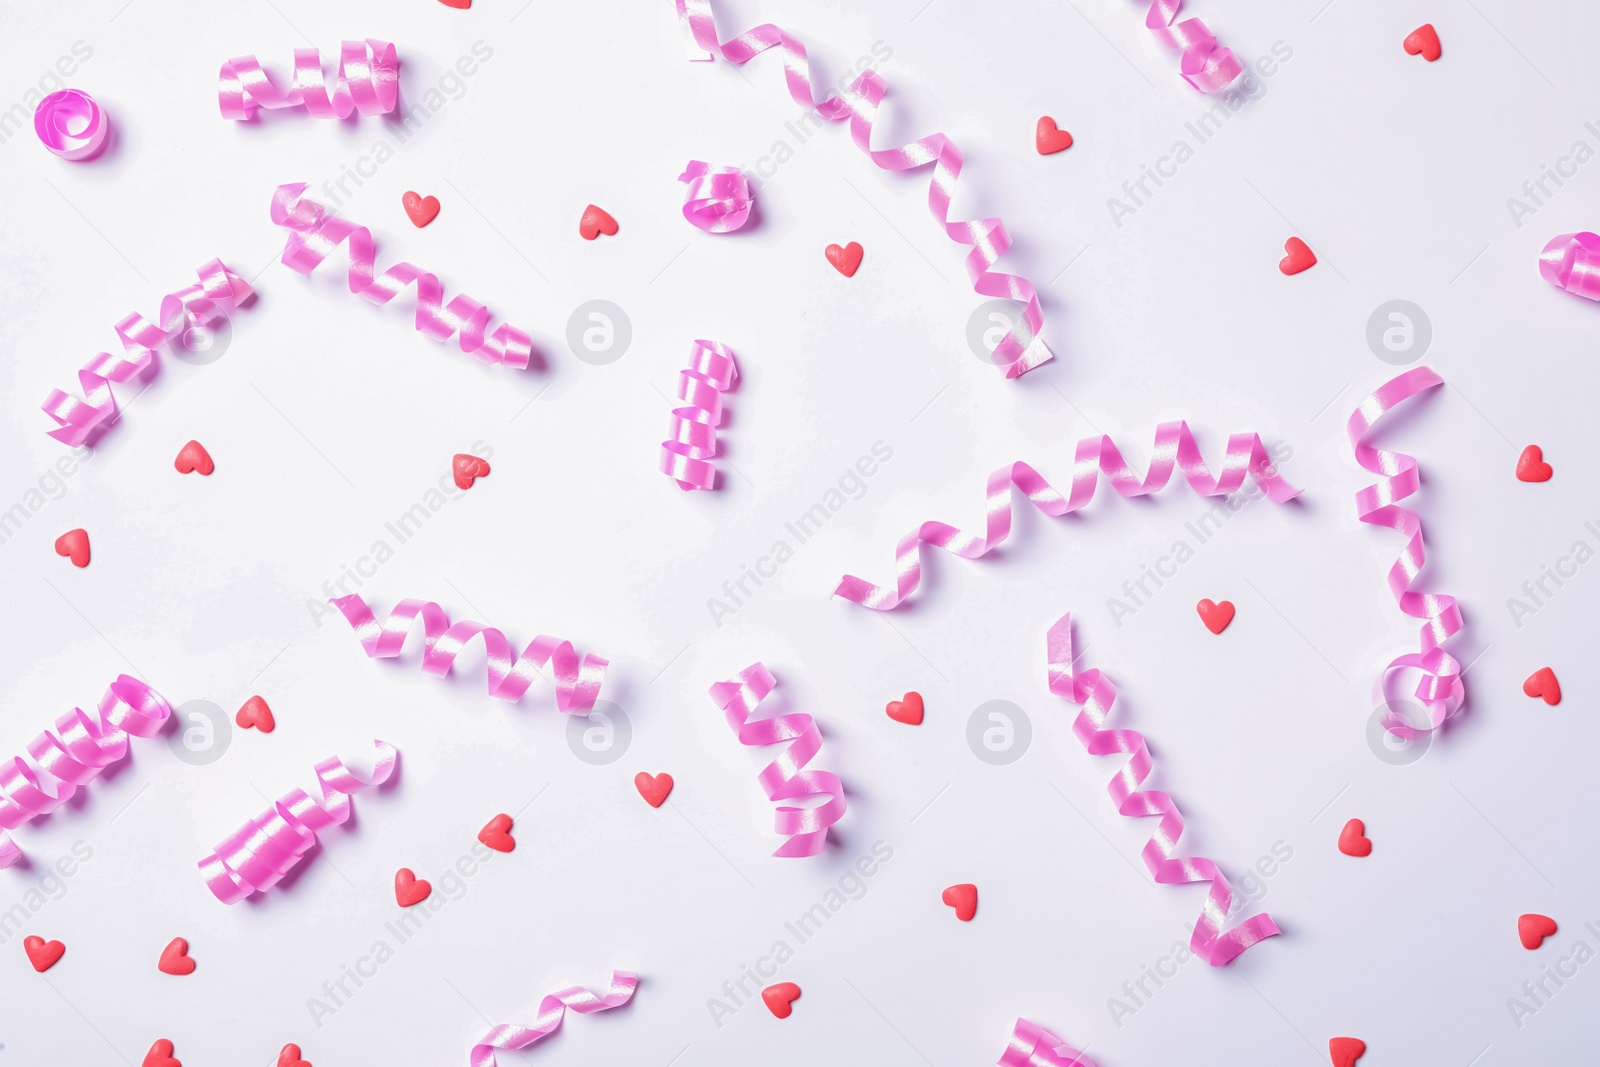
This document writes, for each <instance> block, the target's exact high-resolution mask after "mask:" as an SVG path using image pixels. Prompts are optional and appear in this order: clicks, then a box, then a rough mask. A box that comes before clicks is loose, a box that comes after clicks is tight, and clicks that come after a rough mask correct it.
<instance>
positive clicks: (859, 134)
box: [675, 0, 1053, 378]
mask: <svg viewBox="0 0 1600 1067" xmlns="http://www.w3.org/2000/svg"><path fill="white" fill-rule="evenodd" d="M675 2H676V4H677V9H678V18H679V20H680V22H682V23H686V24H687V25H688V26H689V28H690V31H691V32H692V33H693V35H694V39H695V42H696V43H697V44H698V45H699V46H700V47H701V48H704V49H706V50H707V51H709V52H712V53H713V54H714V55H718V56H721V57H722V58H723V59H725V60H727V61H728V62H729V63H732V64H733V65H735V66H742V65H743V64H745V63H748V62H749V61H750V60H751V59H754V58H755V57H756V56H758V55H760V54H761V53H763V52H765V51H767V50H768V49H770V48H777V49H779V50H780V51H781V53H782V55H783V70H784V78H785V80H786V82H787V84H788V87H789V95H790V97H792V98H793V99H794V101H795V103H797V104H799V105H800V106H801V107H806V108H814V109H815V110H816V112H817V114H818V115H820V116H821V117H822V118H824V119H826V120H828V121H829V122H845V121H849V123H850V136H851V139H852V140H854V141H855V143H856V147H858V148H860V149H861V150H862V151H863V152H865V153H866V154H867V155H868V156H869V157H870V158H871V160H872V162H873V163H875V164H877V165H878V166H879V167H881V168H883V169H884V170H892V171H909V170H917V169H919V168H922V167H925V166H927V165H928V164H930V163H931V164H933V165H934V171H933V180H932V182H931V183H929V185H928V209H929V210H930V211H932V212H933V217H934V218H935V219H937V220H938V221H939V224H940V225H941V226H943V227H944V230H945V233H946V234H947V235H949V236H950V237H951V238H952V239H953V240H956V241H959V242H960V243H962V244H964V245H971V246H972V251H971V252H970V253H968V254H967V260H966V262H967V275H968V277H969V278H970V279H971V281H972V287H973V289H974V290H975V291H976V292H977V293H978V294H979V295H981V296H989V297H1002V298H1005V299H1007V300H1015V301H1018V302H1019V303H1022V304H1023V305H1024V307H1023V319H1024V321H1026V323H1027V325H1028V335H1029V339H1028V341H1027V343H1026V345H1024V344H1023V342H1022V341H1019V340H1018V339H1017V337H1016V335H1015V331H1008V332H1007V333H1006V335H1005V337H1004V338H1003V339H1002V340H1001V342H1000V343H999V345H997V346H996V347H995V350H994V357H993V358H994V361H995V363H996V364H997V365H999V366H1002V367H1004V368H1005V373H1006V377H1007V378H1018V377H1021V376H1022V375H1024V374H1026V373H1027V372H1028V371H1030V370H1032V369H1033V368H1034V367H1037V366H1039V365H1040V364H1041V363H1045V362H1047V361H1049V360H1050V359H1052V358H1053V356H1052V355H1051V352H1050V349H1049V348H1047V347H1046V346H1045V343H1044V341H1043V340H1042V339H1041V338H1040V337H1039V333H1040V331H1041V330H1042V329H1043V328H1044V312H1043V311H1042V310H1041V309H1040V307H1039V296H1038V293H1037V292H1036V291H1035V290H1034V287H1033V283H1032V282H1030V281H1028V280H1027V279H1026V278H1021V277H1017V276H1015V275H1010V274H1002V273H999V272H998V271H995V270H992V269H991V268H992V267H993V266H994V265H995V264H996V263H997V262H999V260H1000V257H1001V256H1003V255H1004V254H1005V252H1006V249H1008V248H1010V247H1011V235H1010V234H1009V233H1007V232H1006V227H1005V223H1003V222H1001V221H1000V219H998V218H987V219H977V220H973V221H969V222H952V221H951V220H950V201H951V200H952V199H953V198H954V196H955V191H956V180H957V179H958V178H959V177H960V176H961V163H962V156H961V150H960V149H959V148H957V147H956V144H955V142H954V141H952V140H950V138H948V137H946V136H945V135H944V134H942V133H935V134H930V135H929V136H927V137H924V138H922V139H921V140H917V141H913V142H911V143H910V144H907V145H902V146H901V147H899V148H894V149H885V150H874V149H873V147H872V127H873V124H874V123H875V122H876V121H877V114H878V104H879V102H881V101H882V100H883V97H884V94H885V93H887V92H888V91H889V85H888V83H887V82H885V81H884V80H883V78H882V77H880V76H879V75H878V73H877V72H876V71H872V70H869V71H866V72H865V73H863V74H862V75H861V76H860V77H858V78H857V79H856V80H855V81H854V82H852V83H851V84H850V86H849V88H847V89H845V90H844V92H843V93H842V94H838V95H830V96H827V97H825V98H823V99H821V100H819V99H818V98H817V95H816V91H815V90H814V88H813V87H812V84H811V73H810V71H811V66H810V62H809V61H808V60H807V58H806V49H805V45H803V44H801V43H800V42H799V41H797V40H795V39H794V38H793V37H790V36H789V35H788V33H786V32H784V31H783V30H782V29H780V28H779V27H777V26H774V25H772V24H771V23H767V24H764V25H761V26H757V27H756V28H755V29H753V30H748V31H746V32H745V33H743V34H740V35H739V36H738V37H734V38H732V39H730V40H728V41H721V40H719V39H718V37H717V28H716V23H715V17H714V15H713V13H712V10H711V0H675Z"/></svg>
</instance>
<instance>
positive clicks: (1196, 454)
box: [833, 422, 1300, 611]
mask: <svg viewBox="0 0 1600 1067" xmlns="http://www.w3.org/2000/svg"><path fill="white" fill-rule="evenodd" d="M1174 468H1176V469H1177V470H1179V471H1180V472H1181V473H1182V474H1183V477H1184V479H1185V480H1187V481H1188V483H1189V485H1190V486H1191V487H1192V488H1193V489H1194V490H1195V491H1196V492H1197V493H1199V494H1200V495H1201V496H1226V495H1227V494H1229V493H1233V492H1236V491H1237V490H1238V489H1239V487H1240V486H1242V485H1243V484H1244V479H1245V475H1247V474H1248V475H1250V476H1252V477H1253V478H1254V479H1255V481H1256V484H1257V485H1259V486H1260V487H1261V488H1262V489H1263V490H1265V491H1266V494H1267V496H1268V497H1269V498H1270V499H1271V500H1272V502H1273V503H1275V504H1282V503H1284V502H1285V501H1288V500H1292V499H1294V498H1295V497H1296V496H1299V495H1300V490H1298V489H1296V488H1294V487H1293V486H1292V485H1290V484H1289V483H1288V482H1286V481H1284V480H1283V478H1282V477H1281V476H1279V474H1278V472H1277V470H1276V469H1275V468H1274V467H1273V466H1272V462H1271V460H1270V459H1268V458H1267V450H1266V447H1265V446H1264V445H1263V444H1262V443H1261V438H1260V437H1259V436H1257V435H1256V434H1253V433H1252V434H1244V433H1239V434H1234V435H1233V436H1232V437H1230V438H1228V450H1227V454H1226V455H1225V456H1224V457H1223V461H1222V472H1221V473H1220V474H1219V475H1218V476H1217V477H1216V478H1215V479H1213V478H1212V477H1211V471H1210V470H1209V469H1208V468H1207V467H1206V464H1205V460H1204V459H1202V458H1201V456H1200V446H1199V445H1197V444H1196V443H1195V440H1194V435H1193V434H1191V433H1190V432H1189V424H1188V423H1185V422H1164V423H1162V424H1161V425H1159V426H1157V427H1156V441H1155V455H1154V456H1153V457H1152V458H1151V460H1150V469H1149V473H1147V474H1146V475H1145V477H1144V480H1143V481H1142V482H1141V481H1140V480H1139V477H1138V476H1137V475H1136V474H1134V472H1133V469H1132V468H1131V467H1129V466H1128V462H1127V461H1126V460H1124V459H1123V458H1122V453H1121V452H1119V451H1117V446H1116V445H1115V444H1113V443H1112V441H1111V438H1109V437H1085V438H1084V439H1083V440H1081V441H1079V442H1078V451H1077V455H1076V457H1075V458H1074V460H1073V468H1072V488H1071V490H1070V492H1069V494H1068V495H1067V496H1065V497H1063V496H1062V495H1061V493H1060V491H1059V490H1057V489H1056V488H1055V487H1054V486H1052V485H1051V484H1050V483H1049V482H1047V481H1045V480H1044V478H1043V477H1042V476H1041V475H1040V474H1039V472H1038V471H1036V470H1034V469H1033V468H1032V467H1030V466H1028V464H1026V463H1013V464H1011V465H1009V466H1006V467H1001V468H999V469H998V470H996V471H994V473H992V474H990V475H989V484H988V491H987V499H986V503H985V513H986V514H985V521H984V530H985V536H983V537H977V536H975V535H973V534H969V533H964V532H963V531H961V530H958V529H956V528H955V527H954V526H950V525H947V524H945V523H942V522H925V523H923V524H922V525H921V526H918V527H917V528H916V529H915V530H912V531H911V532H910V533H908V534H906V535H905V536H904V537H902V538H901V539H900V543H899V544H898V545H896V546H895V551H894V564H895V588H893V589H886V588H884V587H882V586H877V585H873V584H872V583H871V582H868V581H865V580H863V579H861V578H857V577H855V576H853V575H849V574H847V575H845V576H844V578H842V579H841V580H840V582H839V585H838V586H837V587H836V588H835V589H834V591H833V593H834V595H835V596H841V597H844V598H845V599H846V600H849V601H851V602H853V603H856V604H860V605H862V606H863V607H868V608H872V609H873V610H874V611H889V610H892V609H893V608H895V607H896V606H898V605H899V604H900V603H901V602H902V601H903V600H905V599H906V598H907V597H908V596H910V595H911V593H912V592H913V591H915V590H916V588H917V583H918V582H920V581H921V580H922V555H921V547H922V545H923V544H928V545H932V546H933V547H934V548H942V549H944V550H945V551H946V552H954V553H955V554H956V555H958V556H960V557H962V558H963V559H978V558H979V557H981V556H984V555H986V554H988V553H989V552H991V551H993V550H994V549H995V548H996V547H997V546H998V545H999V544H1000V543H1001V542H1002V541H1004V540H1005V539H1006V537H1007V535H1009V534H1010V533H1011V490H1012V488H1013V487H1015V488H1017V489H1020V490H1022V491H1023V492H1024V493H1025V494H1027V497H1028V500H1029V501H1030V502H1032V504H1033V506H1034V507H1036V508H1038V509H1039V510H1040V511H1042V512H1044V513H1045V514H1046V515H1050V516H1060V515H1067V514H1070V513H1071V512H1074V511H1077V510H1078V509H1079V508H1081V507H1083V506H1084V505H1085V504H1087V503H1088V502H1089V501H1090V500H1091V499H1093V498H1094V491H1095V487H1096V485H1097V484H1098V483H1099V475H1101V474H1104V475H1105V476H1106V478H1107V479H1108V480H1109V481H1110V482H1111V487H1112V488H1113V489H1115V490H1116V491H1117V492H1118V493H1120V494H1122V495H1123V496H1125V497H1139V496H1146V495H1148V494H1150V493H1153V492H1155V491H1156V490H1158V489H1162V488H1164V487H1165V486H1166V484H1167V482H1168V481H1170V480H1171V478H1172V472H1173V470H1174Z"/></svg>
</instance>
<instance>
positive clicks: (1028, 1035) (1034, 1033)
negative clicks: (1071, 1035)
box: [998, 1019, 1095, 1067]
mask: <svg viewBox="0 0 1600 1067" xmlns="http://www.w3.org/2000/svg"><path fill="white" fill-rule="evenodd" d="M998 1062H999V1064H1000V1067H1095V1062H1094V1061H1093V1060H1091V1059H1090V1058H1089V1057H1088V1056H1085V1055H1084V1054H1083V1053H1081V1052H1079V1051H1078V1050H1077V1049H1075V1048H1073V1047H1072V1046H1071V1045H1069V1044H1067V1043H1066V1042H1065V1041H1063V1040H1061V1038H1059V1037H1057V1036H1056V1035H1055V1034H1054V1033H1052V1032H1051V1031H1049V1030H1047V1029H1045V1028H1044V1027H1042V1026H1040V1025H1039V1024H1038V1023H1034V1022H1029V1021H1028V1020H1027V1019H1018V1020H1017V1021H1016V1024H1015V1025H1014V1026H1012V1028H1011V1038H1010V1040H1008V1041H1007V1042H1006V1050H1005V1051H1004V1052H1003V1053H1001V1054H1000V1059H999V1060H998Z"/></svg>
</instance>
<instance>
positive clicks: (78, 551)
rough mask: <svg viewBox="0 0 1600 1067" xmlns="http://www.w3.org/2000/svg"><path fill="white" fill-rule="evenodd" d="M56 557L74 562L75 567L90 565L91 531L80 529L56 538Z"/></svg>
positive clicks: (69, 531)
mask: <svg viewBox="0 0 1600 1067" xmlns="http://www.w3.org/2000/svg"><path fill="white" fill-rule="evenodd" d="M56 555H58V556H66V557H67V558H68V559H70V560H72V565H73V566H74V567H87V566H88V565H89V531H88V530H85V529H83V528H82V527H79V528H78V529H76V530H68V531H67V532H66V533H64V534H62V535H61V536H60V537H58V538H56Z"/></svg>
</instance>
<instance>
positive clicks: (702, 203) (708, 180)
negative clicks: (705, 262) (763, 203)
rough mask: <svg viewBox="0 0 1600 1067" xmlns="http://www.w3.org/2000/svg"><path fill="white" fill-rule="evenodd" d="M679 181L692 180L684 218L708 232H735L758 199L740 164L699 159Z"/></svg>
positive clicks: (686, 198) (693, 162)
mask: <svg viewBox="0 0 1600 1067" xmlns="http://www.w3.org/2000/svg"><path fill="white" fill-rule="evenodd" d="M706 58H708V59H709V58H710V57H709V56H707V57H706ZM678 180H679V181H680V182H688V183H689V188H688V189H687V190H686V191H685V192H684V202H683V217H684V218H686V219H688V220H689V221H690V222H692V223H694V224H695V225H696V226H698V227H699V228H700V229H702V230H704V231H706V232H707V233H732V232H733V231H734V230H737V229H738V228H739V227H741V226H743V225H744V224H745V220H746V219H748V218H749V217H750V207H751V205H752V204H753V203H754V202H755V201H754V199H753V198H752V197H751V196H750V181H749V179H748V178H746V177H745V175H744V171H742V170H740V169H739V168H738V167H714V166H712V165H711V164H709V163H702V162H700V161H699V160H698V159H696V160H692V161H690V163H689V165H688V166H687V167H686V168H684V171H683V173H682V174H680V175H678Z"/></svg>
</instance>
